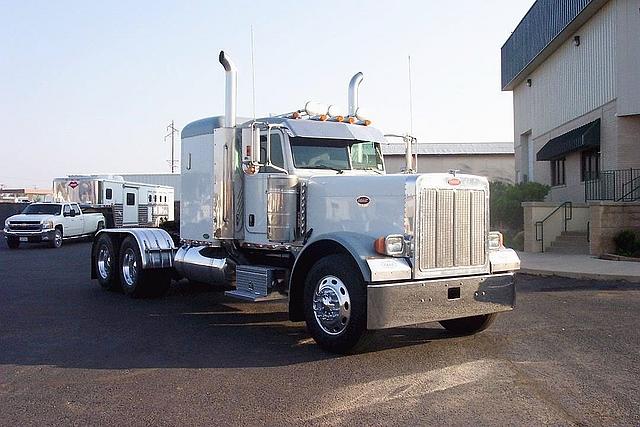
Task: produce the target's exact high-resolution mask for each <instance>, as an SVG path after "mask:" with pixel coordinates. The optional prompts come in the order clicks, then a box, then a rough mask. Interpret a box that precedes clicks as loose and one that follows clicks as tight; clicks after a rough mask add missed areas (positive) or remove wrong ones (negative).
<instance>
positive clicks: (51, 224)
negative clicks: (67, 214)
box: [42, 221, 53, 230]
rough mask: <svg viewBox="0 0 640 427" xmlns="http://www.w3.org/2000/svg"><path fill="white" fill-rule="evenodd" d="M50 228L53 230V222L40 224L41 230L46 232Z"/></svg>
mask: <svg viewBox="0 0 640 427" xmlns="http://www.w3.org/2000/svg"><path fill="white" fill-rule="evenodd" d="M50 228H53V221H43V222H42V229H43V230H48V229H50Z"/></svg>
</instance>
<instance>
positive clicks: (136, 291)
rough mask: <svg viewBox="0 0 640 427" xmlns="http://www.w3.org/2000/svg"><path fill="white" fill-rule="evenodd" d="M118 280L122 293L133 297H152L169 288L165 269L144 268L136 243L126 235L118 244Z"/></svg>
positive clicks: (161, 293) (169, 280)
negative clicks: (120, 244) (120, 243)
mask: <svg viewBox="0 0 640 427" xmlns="http://www.w3.org/2000/svg"><path fill="white" fill-rule="evenodd" d="M120 282H121V284H122V290H123V291H124V293H125V294H127V295H129V296H131V297H133V298H149V297H152V298H153V297H159V296H162V295H164V294H165V293H166V292H167V291H168V290H169V286H170V285H171V276H170V275H169V273H168V272H167V271H165V270H144V269H143V268H142V256H141V255H140V249H139V248H138V243H137V242H136V240H135V239H134V238H133V237H127V238H126V239H124V241H123V242H122V246H120Z"/></svg>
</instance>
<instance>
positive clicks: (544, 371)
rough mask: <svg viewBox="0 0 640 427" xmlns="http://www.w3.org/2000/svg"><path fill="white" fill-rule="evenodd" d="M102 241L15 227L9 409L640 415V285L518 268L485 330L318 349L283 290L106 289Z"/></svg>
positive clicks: (3, 415) (174, 417)
mask: <svg viewBox="0 0 640 427" xmlns="http://www.w3.org/2000/svg"><path fill="white" fill-rule="evenodd" d="M89 255H90V244H89V243H88V242H79V243H68V242H65V244H64V245H63V247H62V248H60V249H57V250H56V249H48V248H45V247H35V246H34V247H26V248H24V249H23V248H21V249H19V250H16V251H10V250H8V249H7V248H6V245H5V244H4V242H0V425H3V426H4V425H6V426H15V425H61V424H64V425H87V424H116V425H122V424H126V425H131V426H137V425H149V424H151V425H178V424H180V425H184V424H188V425H292V424H306V425H320V424H323V425H325V424H328V425H341V424H348V425H416V424H420V425H443V424H446V425H496V424H499V425H505V424H510V425H540V424H553V425H576V424H581V425H605V424H606V425H610V424H621V425H638V424H640V404H639V401H640V398H639V396H638V395H639V388H640V337H639V335H640V332H639V330H640V316H639V314H640V285H638V284H631V283H625V282H611V281H589V280H574V279H561V278H544V277H533V276H525V275H522V276H519V277H518V305H517V308H516V310H515V311H513V312H511V313H506V314H503V315H500V316H499V318H498V320H497V321H496V323H495V324H494V325H493V326H492V327H491V328H490V329H488V330H487V331H485V332H483V333H481V334H478V335H476V336H470V337H453V336H451V335H449V334H448V333H447V332H446V331H445V330H444V329H442V328H441V327H440V326H439V325H438V324H427V325H421V326H419V327H411V328H399V329H393V330H388V331H384V332H379V333H377V334H376V335H375V337H374V339H373V340H372V342H371V343H370V345H369V347H368V348H367V349H365V352H363V353H361V354H356V355H350V356H334V355H331V354H328V353H325V352H323V351H322V350H320V349H319V348H318V347H317V346H316V345H315V344H314V342H313V341H312V340H311V339H310V338H309V335H308V334H307V333H306V331H305V328H304V324H301V323H291V322H289V321H287V313H286V305H285V303H284V301H275V302H266V303H260V304H251V303H245V302H237V301H235V300H232V299H229V298H226V297H224V296H223V295H222V293H221V292H219V291H216V290H215V289H211V288H209V287H206V286H202V285H200V286H196V285H191V284H189V283H187V282H180V283H175V284H174V285H173V287H172V289H171V292H170V294H169V295H168V296H167V297H165V298H162V299H157V300H134V299H131V298H128V297H125V296H124V295H122V294H118V293H112V292H106V291H103V290H102V289H101V288H100V287H99V286H98V285H97V283H96V282H95V281H91V280H90V278H89V270H90V259H89Z"/></svg>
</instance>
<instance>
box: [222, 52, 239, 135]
mask: <svg viewBox="0 0 640 427" xmlns="http://www.w3.org/2000/svg"><path fill="white" fill-rule="evenodd" d="M218 60H219V61H220V64H222V66H223V67H224V72H225V75H226V85H225V91H224V127H227V128H232V127H235V125H236V98H237V96H238V83H237V76H238V69H237V68H236V66H235V65H234V63H233V62H232V61H231V59H229V57H228V56H227V55H225V53H224V51H223V50H221V51H220V56H219V57H218Z"/></svg>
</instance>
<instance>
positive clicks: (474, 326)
mask: <svg viewBox="0 0 640 427" xmlns="http://www.w3.org/2000/svg"><path fill="white" fill-rule="evenodd" d="M497 316H498V314H497V313H491V314H483V315H480V316H471V317H463V318H461V319H451V320H442V321H440V324H441V325H442V327H444V328H445V329H446V330H447V331H449V332H453V333H454V334H456V335H472V334H475V333H478V332H481V331H484V330H485V329H487V328H488V327H489V326H491V324H492V323H493V322H494V321H495V320H496V317H497Z"/></svg>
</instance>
